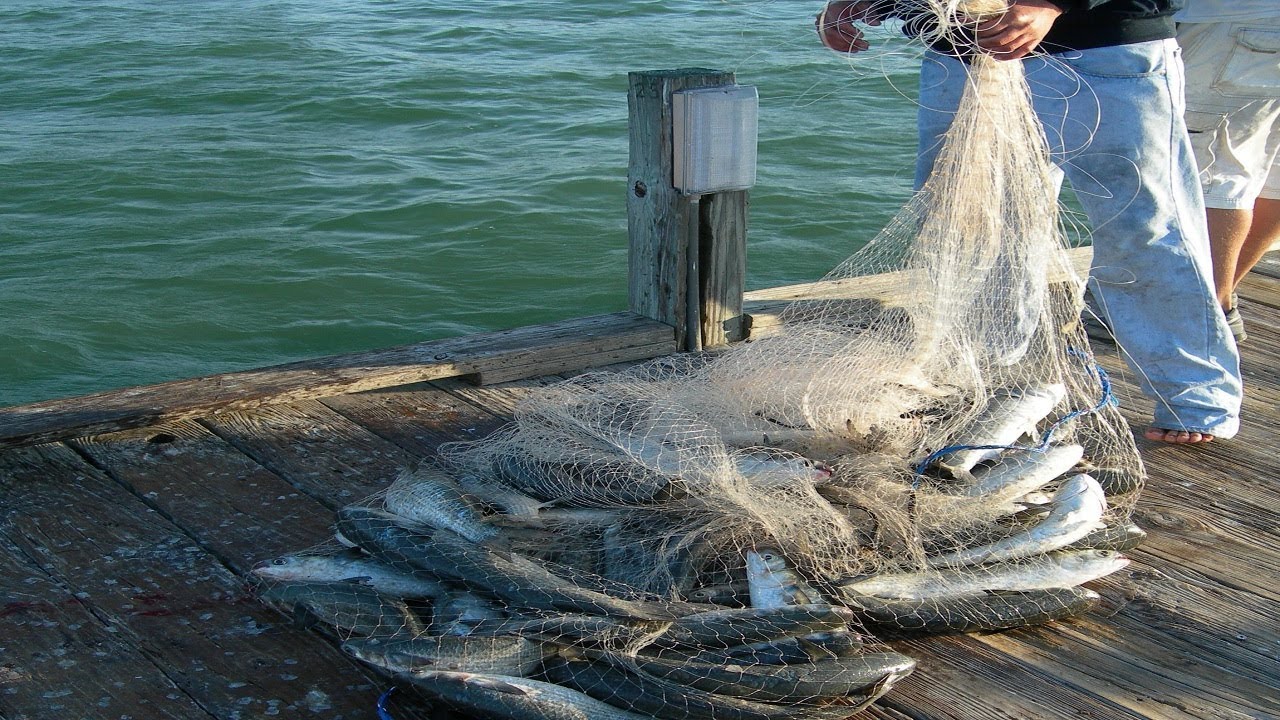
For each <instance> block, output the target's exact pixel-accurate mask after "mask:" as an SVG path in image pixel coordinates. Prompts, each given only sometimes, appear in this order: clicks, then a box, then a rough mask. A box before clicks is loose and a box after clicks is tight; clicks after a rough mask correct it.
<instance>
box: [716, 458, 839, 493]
mask: <svg viewBox="0 0 1280 720" xmlns="http://www.w3.org/2000/svg"><path fill="white" fill-rule="evenodd" d="M733 463H734V466H735V468H736V469H737V471H738V473H739V474H740V475H742V477H744V478H746V480H747V482H749V483H751V485H753V486H755V487H757V488H760V489H762V490H772V489H776V488H783V487H792V486H794V485H795V484H796V483H807V484H810V485H813V486H819V485H824V484H826V483H827V481H829V480H830V479H831V468H830V467H828V466H827V465H826V464H825V463H822V462H819V461H817V460H810V459H808V458H805V457H801V456H799V455H795V454H792V453H788V452H782V451H778V450H772V449H769V448H750V449H748V450H744V451H741V452H738V453H734V455H733Z"/></svg>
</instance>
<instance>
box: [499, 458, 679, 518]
mask: <svg viewBox="0 0 1280 720" xmlns="http://www.w3.org/2000/svg"><path fill="white" fill-rule="evenodd" d="M494 472H495V474H496V475H497V477H498V479H499V480H500V481H502V482H504V483H506V484H509V485H511V486H512V487H514V488H516V489H518V490H520V491H521V492H524V493H527V494H529V495H530V496H532V497H535V498H538V499H540V500H543V501H546V502H547V503H554V504H557V505H569V506H575V507H600V508H615V507H617V506H619V505H652V504H655V503H660V502H663V501H665V499H666V498H667V497H668V496H669V494H670V493H671V492H672V491H673V489H672V479H671V477H668V476H666V475H663V474H661V473H657V472H654V471H652V470H650V469H648V468H646V467H644V466H643V465H640V464H637V463H635V462H633V461H631V460H630V459H629V458H625V457H622V456H618V457H616V458H614V459H612V460H609V459H593V460H591V461H584V462H561V461H552V460H541V459H537V458H529V457H514V456H502V457H499V458H497V459H495V460H494Z"/></svg>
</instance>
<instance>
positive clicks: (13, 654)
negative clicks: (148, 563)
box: [0, 534, 213, 720]
mask: <svg viewBox="0 0 1280 720" xmlns="http://www.w3.org/2000/svg"><path fill="white" fill-rule="evenodd" d="M157 696H159V697H163V698H164V699H163V700H161V701H157V700H156V698H157ZM55 716H56V717H66V718H93V717H104V718H105V717H133V718H137V720H144V719H145V720H153V719H154V720H181V719H183V718H190V719H195V718H205V717H213V716H211V715H210V714H209V713H208V712H206V711H205V710H204V709H202V708H201V707H200V705H199V704H198V703H197V702H196V701H195V699H194V698H192V697H190V696H189V695H186V694H185V693H183V692H182V691H181V690H180V689H179V688H178V686H177V685H175V684H174V683H173V681H172V680H170V678H169V676H168V675H167V674H166V673H165V671H164V670H163V669H162V668H161V667H159V666H157V665H156V664H155V663H153V662H152V661H151V660H150V659H149V658H148V657H146V655H144V654H143V652H142V650H141V649H139V648H138V647H137V645H136V644H134V643H133V642H132V641H131V639H130V638H129V637H128V634H127V633H121V632H120V630H119V628H118V627H117V626H116V625H115V624H113V622H112V621H111V619H110V618H105V617H102V616H101V615H99V614H97V613H95V612H94V610H93V608H92V606H91V605H90V604H89V603H87V602H85V601H84V600H82V599H80V598H78V597H76V595H75V594H74V593H73V592H72V591H71V590H70V589H68V588H66V587H64V586H62V585H61V584H59V583H58V582H56V581H55V580H54V579H53V578H51V577H49V576H48V575H47V574H45V572H44V570H43V569H41V568H39V567H37V566H36V565H35V564H34V563H32V562H30V561H29V560H28V559H27V558H25V557H24V556H23V555H22V553H21V552H20V551H19V550H18V548H17V546H15V545H13V544H12V543H10V542H9V541H8V539H7V538H5V537H3V534H0V717H5V718H9V719H10V720H28V719H36V718H46V717H55Z"/></svg>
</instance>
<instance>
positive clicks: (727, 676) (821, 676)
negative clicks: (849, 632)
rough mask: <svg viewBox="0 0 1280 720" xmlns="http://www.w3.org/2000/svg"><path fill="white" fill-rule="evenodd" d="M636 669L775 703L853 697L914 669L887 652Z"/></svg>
mask: <svg viewBox="0 0 1280 720" xmlns="http://www.w3.org/2000/svg"><path fill="white" fill-rule="evenodd" d="M636 664H637V665H638V666H639V667H640V669H641V670H644V671H645V672H647V673H649V674H650V675H653V676H654V677H659V678H664V679H667V680H673V681H675V682H678V683H683V684H685V685H689V686H690V687H695V688H698V689H699V690H705V691H707V692H711V693H719V694H722V695H732V696H734V697H740V698H745V699H748V700H760V701H763V702H777V703H805V702H812V701H813V700H814V699H815V698H834V697H845V696H849V695H856V694H858V693H861V692H865V691H866V690H868V689H870V688H872V687H874V686H876V685H878V684H879V683H880V682H881V681H883V680H884V679H885V678H886V677H889V676H895V678H896V679H901V678H904V677H906V676H907V675H909V674H911V672H912V671H913V670H914V669H915V667H916V661H915V660H913V659H912V658H910V657H907V656H906V655H902V654H900V653H896V652H889V651H886V652H872V653H863V654H860V655H856V656H853V657H847V658H839V659H834V660H824V661H821V662H810V663H801V664H796V665H745V666H744V665H720V664H711V663H690V662H685V661H681V660H671V659H664V658H655V657H648V656H643V655H641V656H637V657H636Z"/></svg>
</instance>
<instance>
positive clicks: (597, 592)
mask: <svg viewBox="0 0 1280 720" xmlns="http://www.w3.org/2000/svg"><path fill="white" fill-rule="evenodd" d="M455 509H456V508H455ZM420 518H421V516H419V519H413V518H406V517H403V516H398V515H393V514H391V513H389V512H387V511H385V510H381V509H376V508H370V507H359V506H352V507H347V508H344V509H343V510H341V511H340V512H339V514H338V522H337V531H338V533H340V535H341V537H342V539H343V540H344V541H346V542H348V543H350V544H351V545H353V546H354V547H353V548H350V549H348V550H346V551H343V552H339V553H333V554H328V555H294V556H285V557H280V558H276V559H275V560H272V561H270V562H267V563H263V564H262V565H260V566H259V567H258V568H257V569H256V570H255V573H256V574H257V575H258V576H259V578H261V580H262V588H261V591H260V594H261V596H262V597H263V598H264V599H266V600H267V601H269V602H272V603H276V604H278V605H279V606H281V607H282V608H285V609H288V610H291V611H292V612H294V613H295V615H296V616H297V617H298V618H299V619H300V620H302V621H305V622H307V623H309V624H317V623H322V624H323V627H324V628H325V629H327V630H328V629H331V630H332V631H333V632H334V634H335V636H336V637H337V638H338V639H339V640H341V641H342V648H343V650H344V651H346V652H348V653H349V654H351V655H352V656H354V657H356V658H359V659H360V660H362V661H364V662H366V663H368V664H370V665H371V666H373V667H375V668H378V669H380V670H382V671H384V672H386V673H388V674H390V675H392V676H394V677H395V678H398V679H400V680H402V681H405V682H410V683H413V684H414V685H416V686H418V687H419V688H421V689H422V690H423V691H425V692H426V693H428V694H429V695H431V696H433V697H436V698H439V699H442V700H445V701H447V702H448V703H449V704H451V705H453V706H454V707H456V708H460V709H462V710H463V711H467V712H471V713H475V714H477V716H480V717H497V718H543V717H547V718H575V717H580V718H647V717H657V718H706V719H708V720H715V719H724V718H732V719H738V720H751V719H758V720H767V719H771V718H772V719H780V718H845V717H848V716H850V715H852V714H855V713H857V712H858V711H860V710H861V709H862V708H864V707H866V706H867V705H868V704H870V703H871V702H873V701H874V700H875V699H876V698H878V697H880V696H881V695H883V694H884V693H885V692H887V691H888V690H889V688H891V687H892V686H893V684H894V683H896V682H897V681H898V680H900V679H901V678H903V677H905V676H907V675H908V674H910V673H911V671H912V670H913V669H914V667H915V661H914V660H912V659H911V658H909V657H907V656H905V655H901V654H899V653H896V652H892V651H889V650H887V649H881V648H875V647H871V646H869V644H868V643H867V641H866V639H865V638H864V637H863V636H861V635H859V634H858V633H857V632H855V631H854V630H853V629H852V628H851V622H852V621H853V619H854V614H853V613H852V612H851V611H850V610H848V609H846V608H842V607H839V606H836V605H833V604H830V603H826V602H822V601H817V602H804V603H800V602H797V601H798V600H801V599H804V600H809V599H814V600H817V599H818V595H817V593H816V592H813V591H811V590H810V591H809V592H808V593H807V594H804V596H803V597H801V596H800V593H799V592H798V591H796V590H794V589H793V583H794V575H793V574H791V573H789V572H786V571H785V568H779V569H782V570H783V572H780V573H772V572H771V571H770V570H769V568H768V567H766V565H767V563H765V562H764V560H762V559H761V558H760V557H758V556H757V554H756V553H754V552H753V553H750V554H749V555H748V562H751V563H756V564H759V565H760V570H759V572H758V573H755V574H754V575H753V584H752V586H751V592H752V595H753V599H754V603H753V606H751V607H740V608H728V607H720V606H715V605H711V604H702V603H691V602H685V601H680V600H672V599H662V598H659V597H656V596H652V595H647V594H645V593H641V592H637V591H635V590H634V589H631V588H628V587H626V586H624V585H622V584H621V583H613V582H610V581H608V580H606V579H604V578H600V577H591V576H589V575H588V574H586V573H576V574H573V575H570V574H558V573H557V572H556V571H557V570H562V571H563V570H567V569H568V568H565V567H555V566H551V565H549V564H548V563H545V562H539V561H537V560H535V559H532V558H530V557H527V556H525V555H523V554H520V553H515V552H511V551H506V550H501V549H497V548H496V547H494V546H491V545H488V544H486V543H485V542H476V541H474V540H469V539H467V538H466V537H464V536H463V535H461V534H459V533H458V532H455V531H454V530H451V529H449V528H448V527H445V525H446V523H439V524H438V525H434V526H433V525H430V524H425V523H422V522H421V521H420ZM456 519H457V517H456V516H455V518H454V520H456ZM766 555H767V557H768V558H770V559H774V558H776V556H775V555H773V554H767V553H766ZM775 562H776V561H775Z"/></svg>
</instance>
